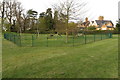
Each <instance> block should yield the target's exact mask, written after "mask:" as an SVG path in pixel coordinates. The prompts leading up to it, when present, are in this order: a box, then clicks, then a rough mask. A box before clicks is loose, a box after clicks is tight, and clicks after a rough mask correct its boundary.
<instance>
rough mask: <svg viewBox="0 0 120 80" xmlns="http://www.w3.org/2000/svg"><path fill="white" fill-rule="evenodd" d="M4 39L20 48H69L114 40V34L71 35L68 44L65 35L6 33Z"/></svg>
mask: <svg viewBox="0 0 120 80" xmlns="http://www.w3.org/2000/svg"><path fill="white" fill-rule="evenodd" d="M4 38H5V39H7V40H9V41H11V42H13V43H15V44H16V45H18V46H32V47H37V46H38V47H68V46H78V45H81V44H87V43H90V42H96V41H99V40H104V39H108V38H112V33H99V34H84V35H82V34H81V35H79V36H73V35H69V37H68V42H67V43H66V36H65V35H57V34H55V35H52V36H51V35H50V34H40V35H39V36H37V35H36V34H21V35H20V34H17V33H4Z"/></svg>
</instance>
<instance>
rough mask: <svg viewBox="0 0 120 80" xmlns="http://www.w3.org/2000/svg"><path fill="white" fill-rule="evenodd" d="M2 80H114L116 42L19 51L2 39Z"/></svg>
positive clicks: (116, 61) (116, 67) (32, 48)
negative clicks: (37, 79)
mask: <svg viewBox="0 0 120 80" xmlns="http://www.w3.org/2000/svg"><path fill="white" fill-rule="evenodd" d="M2 51H3V52H2V53H3V57H2V58H3V66H2V68H3V74H2V76H3V78H117V77H118V39H117V35H114V37H113V38H112V39H105V40H101V41H97V42H94V43H89V44H84V45H79V46H76V47H18V46H16V45H14V44H13V43H12V42H10V41H7V40H5V39H3V49H2Z"/></svg>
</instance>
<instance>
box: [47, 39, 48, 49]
mask: <svg viewBox="0 0 120 80" xmlns="http://www.w3.org/2000/svg"><path fill="white" fill-rule="evenodd" d="M47 47H48V37H47Z"/></svg>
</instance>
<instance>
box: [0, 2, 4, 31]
mask: <svg viewBox="0 0 120 80" xmlns="http://www.w3.org/2000/svg"><path fill="white" fill-rule="evenodd" d="M4 12H5V2H4V1H3V2H0V13H1V15H0V16H1V18H2V20H1V26H2V27H1V29H3V24H4Z"/></svg>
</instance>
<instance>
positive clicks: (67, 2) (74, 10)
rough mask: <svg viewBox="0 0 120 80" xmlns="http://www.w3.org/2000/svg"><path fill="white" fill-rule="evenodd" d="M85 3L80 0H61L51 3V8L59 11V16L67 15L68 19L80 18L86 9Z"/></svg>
mask: <svg viewBox="0 0 120 80" xmlns="http://www.w3.org/2000/svg"><path fill="white" fill-rule="evenodd" d="M86 4H87V3H85V2H82V0H61V1H60V3H59V4H55V5H53V9H54V10H55V11H58V12H59V16H60V17H63V15H64V17H65V16H66V17H67V16H68V20H78V19H79V20H80V19H81V15H83V14H84V13H85V12H86V10H85V9H84V7H85V6H86Z"/></svg>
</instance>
